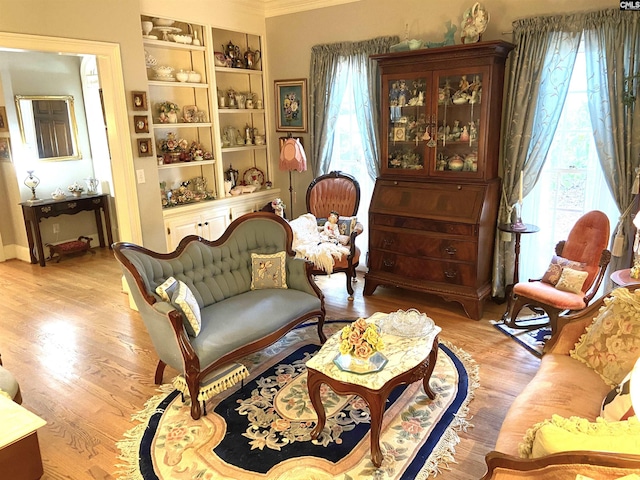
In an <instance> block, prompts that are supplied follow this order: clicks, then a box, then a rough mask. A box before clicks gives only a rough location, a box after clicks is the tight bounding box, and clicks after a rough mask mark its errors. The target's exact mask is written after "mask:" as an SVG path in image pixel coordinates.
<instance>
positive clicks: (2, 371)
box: [0, 358, 22, 403]
mask: <svg viewBox="0 0 640 480" xmlns="http://www.w3.org/2000/svg"><path fill="white" fill-rule="evenodd" d="M0 391H2V392H4V393H6V394H7V396H8V397H9V398H11V400H13V401H14V402H16V403H22V394H21V393H20V385H18V381H17V380H16V377H14V376H13V374H12V373H11V372H10V371H9V370H7V369H6V368H4V367H3V366H2V359H1V358H0Z"/></svg>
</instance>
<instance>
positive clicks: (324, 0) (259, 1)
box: [234, 0, 361, 17]
mask: <svg viewBox="0 0 640 480" xmlns="http://www.w3.org/2000/svg"><path fill="white" fill-rule="evenodd" d="M359 1H361V0H235V1H234V4H236V5H237V4H243V5H244V6H245V7H247V8H250V9H251V10H252V11H254V12H255V11H261V12H263V13H264V16H265V17H277V16H280V15H287V14H289V13H297V12H304V11H307V10H316V9H318V8H325V7H332V6H334V5H342V4H345V3H352V2H359Z"/></svg>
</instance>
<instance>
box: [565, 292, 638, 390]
mask: <svg viewBox="0 0 640 480" xmlns="http://www.w3.org/2000/svg"><path fill="white" fill-rule="evenodd" d="M639 349H640V289H639V290H636V291H635V292H634V293H631V292H629V290H628V289H626V288H617V289H615V290H614V291H613V292H611V295H610V296H609V297H607V298H606V299H605V305H603V306H602V308H601V309H600V311H599V312H598V315H597V316H596V317H595V318H594V320H593V323H592V324H591V325H590V326H589V327H587V329H586V331H585V333H584V334H583V335H582V336H581V337H580V339H579V340H578V343H576V345H575V348H574V349H573V350H571V351H570V352H569V355H571V357H572V358H575V359H576V360H578V361H580V362H582V363H584V364H586V365H587V366H589V367H591V368H592V369H593V370H595V371H596V372H597V373H598V374H599V375H600V376H601V377H602V379H603V380H604V381H605V383H606V384H607V385H610V386H612V387H613V386H615V385H618V384H619V383H620V382H622V380H623V379H624V377H625V375H626V374H627V373H629V372H630V371H631V370H632V369H633V366H634V364H635V362H636V360H637V359H638V350H639Z"/></svg>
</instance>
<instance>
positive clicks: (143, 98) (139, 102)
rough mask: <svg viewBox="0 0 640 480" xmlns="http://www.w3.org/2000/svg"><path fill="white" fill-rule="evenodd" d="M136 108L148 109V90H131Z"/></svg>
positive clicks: (134, 107)
mask: <svg viewBox="0 0 640 480" xmlns="http://www.w3.org/2000/svg"><path fill="white" fill-rule="evenodd" d="M131 101H132V102H133V109H134V110H148V108H149V107H148V104H147V92H137V91H136V92H131Z"/></svg>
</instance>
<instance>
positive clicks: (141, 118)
mask: <svg viewBox="0 0 640 480" xmlns="http://www.w3.org/2000/svg"><path fill="white" fill-rule="evenodd" d="M133 123H134V125H135V129H136V133H149V117H147V116H146V115H135V116H134V117H133Z"/></svg>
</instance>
